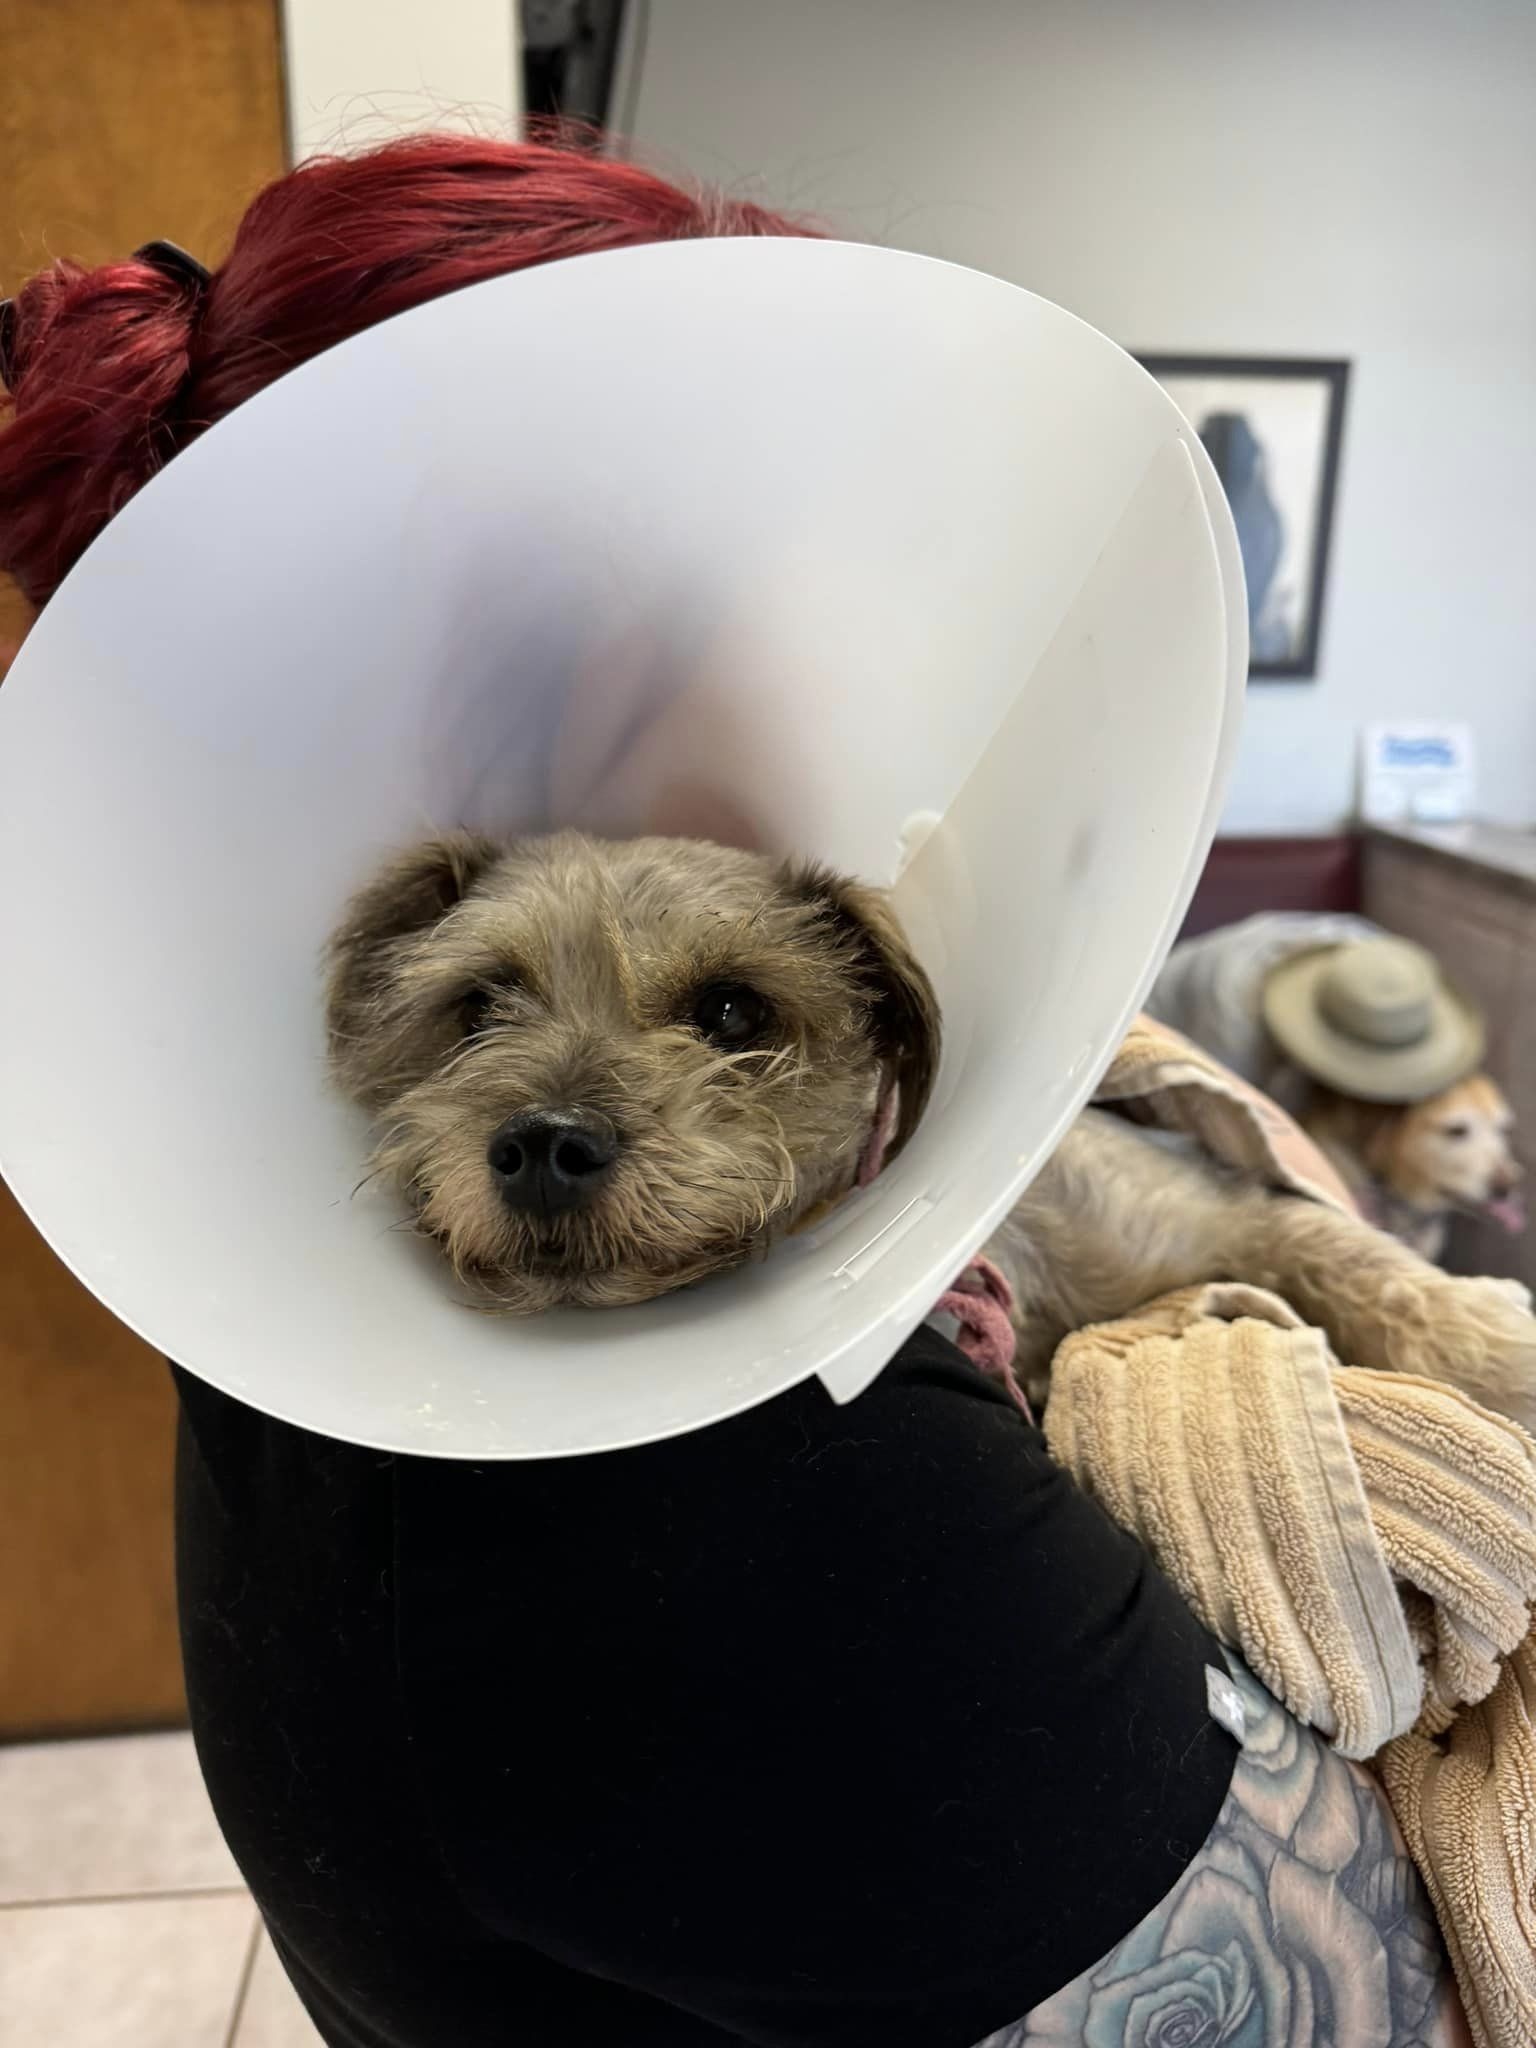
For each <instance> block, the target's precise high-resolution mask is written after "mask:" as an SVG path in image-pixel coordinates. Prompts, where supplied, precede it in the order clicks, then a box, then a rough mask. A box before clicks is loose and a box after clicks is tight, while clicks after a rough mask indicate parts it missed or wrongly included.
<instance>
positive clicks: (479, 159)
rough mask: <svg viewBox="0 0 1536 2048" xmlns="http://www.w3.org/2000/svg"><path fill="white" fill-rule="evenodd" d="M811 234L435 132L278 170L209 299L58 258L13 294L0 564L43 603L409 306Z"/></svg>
mask: <svg viewBox="0 0 1536 2048" xmlns="http://www.w3.org/2000/svg"><path fill="white" fill-rule="evenodd" d="M808 232H810V230H809V229H807V228H806V227H804V226H800V225H797V224H796V223H794V222H792V221H789V220H785V219H782V218H780V217H779V216H777V215H775V214H772V213H769V212H767V211H765V210H764V209H763V208H762V207H759V206H754V205H751V204H748V203H746V202H742V201H734V200H727V199H724V198H722V197H719V196H715V195H710V194H700V193H691V192H685V191H682V190H680V189H678V188H677V187H676V186H673V185H669V184H668V183H667V182H666V181H665V180H664V179H662V178H658V177H657V176H655V175H654V174H653V173H652V172H650V171H646V170H642V169H640V168H639V167H638V166H637V165H633V164H625V163H617V162H614V161H612V160H610V159H608V158H604V157H600V156H597V155H595V154H593V153H591V152H589V151H587V150H584V149H572V148H564V147H559V146H555V145H551V144H547V143H506V142H480V141H474V140H471V139H468V138H459V137H456V136H446V135H433V136H419V137H411V138H409V139H407V140H404V141H399V142H392V143H387V144H385V145H384V146H383V147H382V148H380V149H376V150H372V151H370V152H368V153H367V154H365V155H362V156H355V157H327V158H317V159H315V160H314V161H312V162H310V163H306V164H304V165H302V166H301V167H300V168H299V169H298V170H296V171H290V172H289V173H288V175H287V176H286V177H283V178H279V179H278V180H277V181H276V183H274V184H272V185H269V186H268V187H267V189H266V190H265V191H264V192H262V193H261V194H260V195H259V196H258V197H257V199H256V200H255V201H254V202H253V204H252V205H251V207H250V209H249V210H248V212H247V213H246V215H245V218H244V220H243V221H242V222H241V224H240V229H239V232H238V233H237V235H236V237H235V242H234V246H233V248H232V249H231V251H230V253H229V257H228V259H227V261H226V262H225V263H224V265H223V266H222V268H221V269H219V270H218V271H217V272H215V274H214V276H213V277H212V279H211V280H210V281H209V283H208V284H207V285H206V286H205V287H203V288H202V289H201V290H199V288H198V286H197V285H196V283H195V281H194V280H192V279H189V278H185V277H181V276H175V275H169V274H167V273H166V272H165V271H164V270H163V269H160V268H157V267H155V265H154V264H152V263H151V262H148V261H145V260H142V259H134V260H132V261H129V262H126V263H112V264H107V265H106V266H105V267H104V268H102V269H100V270H92V271H86V270H82V269H80V268H79V267H78V266H77V265H75V264H71V263H56V264H54V265H53V267H52V268H51V269H49V270H46V271H44V272H42V273H41V274H40V275H39V276H38V277H36V278H34V279H33V280H32V282H31V283H30V284H29V285H27V286H26V287H25V288H24V289H23V291H22V292H21V293H20V295H19V296H18V298H17V300H16V303H15V309H14V314H13V320H14V332H13V336H12V343H11V351H10V354H11V361H10V366H9V375H10V378H11V392H10V399H11V408H12V418H11V420H10V423H9V425H7V426H6V427H4V429H3V430H0V569H3V570H8V571H9V572H10V574H11V575H12V576H14V577H15V578H16V580H17V582H18V583H19V584H20V585H21V587H22V589H23V591H24V592H25V593H26V594H27V596H28V597H30V598H31V599H32V600H33V602H34V603H37V604H41V603H43V602H44V601H45V600H46V599H47V598H48V597H49V595H50V594H51V593H52V592H53V590H54V589H55V588H56V587H57V585H58V583H59V581H60V579H61V578H62V577H63V575H64V574H65V572H66V570H68V569H69V568H70V566H71V565H72V564H73V562H74V561H75V560H76V558H77V557H78V556H79V555H80V554H81V553H82V552H83V551H84V549H85V548H86V547H87V546H88V545H89V544H90V542H91V541H92V540H93V539H94V538H95V536H96V534H97V533H99V532H100V530H101V528H102V527H103V526H105V524H106V523H107V521H108V520H109V519H110V518H111V517H112V516H113V514H114V513H115V512H116V511H117V510H118V509H119V508H120V507H121V506H122V505H124V504H125V503H126V502H127V500H128V499H129V498H131V497H132V496H133V494H134V492H135V491H137V490H138V489H139V488H140V487H141V485H143V484H144V483H145V482H147V480H148V479H149V478H150V477H151V476H152V475H153V474H154V473H155V471H156V470H157V469H159V468H161V467H163V465H164V464H165V463H166V462H168V461H169V460H170V458H171V457H172V456H173V455H174V454H175V453H176V452H177V450H178V449H180V448H183V447H185V446H186V444H187V443H188V441H190V440H192V439H194V438H195V437H196V435H198V434H199V433H201V432H202V430H203V429H204V428H205V427H209V426H211V425H212V424H213V423H214V422H215V421H216V420H219V419H222V418H223V417H224V415H225V414H226V413H227V412H230V411H232V410H233V409H234V407H235V406H237V405H239V404H240V403H241V402H242V401H243V400H245V399H247V398H249V397H250V396H251V395H252V393H253V392H256V391H259V390H261V388H262V387H263V385H266V384H270V383H271V382H272V380H273V379H274V378H275V377H278V376H280V375H281V374H282V373H283V371H284V370H288V369H292V368H293V366H294V365H295V364H296V363H302V362H304V361H305V360H306V359H307V358H308V357H310V356H314V355H318V354H319V353H320V352H321V350H322V349H327V348H330V347H332V346H333V345H334V344H335V343H337V342H339V341H344V340H345V339H346V338H347V336H348V335H351V334H356V333H357V332H359V331H360V330H361V329H362V328H365V327H371V326H372V325H373V324H374V322H375V321H378V320H387V319H388V318H389V317H390V315H391V314H393V313H400V312H404V311H405V310H406V308H407V307H410V306H416V305H420V304H422V303H423V302H424V301H425V300H428V299H435V298H437V297H439V296H440V295H441V294H442V293H444V292H450V291H456V290H457V289H458V288H459V287H460V286H461V285H468V284H476V283H478V282H480V281H481V280H482V279H484V278H488V277H498V276H501V275H502V274H503V273H505V272H507V271H512V270H521V269H523V268H524V267H525V266H527V265H529V264H534V263H548V262H551V261H552V260H554V259H555V258H557V257H561V256H575V255H580V254H583V253H586V252H588V251H594V250H599V249H622V248H627V247H630V246H632V245H633V244H636V243H641V242H668V241H682V240H687V239H691V238H693V237H695V236H702V235H786V234H804V233H808Z"/></svg>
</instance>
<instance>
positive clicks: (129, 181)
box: [0, 0, 284, 1737]
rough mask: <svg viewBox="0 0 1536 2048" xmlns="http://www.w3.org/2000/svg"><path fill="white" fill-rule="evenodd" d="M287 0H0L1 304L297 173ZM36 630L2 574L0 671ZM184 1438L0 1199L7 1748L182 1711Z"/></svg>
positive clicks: (218, 212) (198, 239) (157, 1382)
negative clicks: (70, 264)
mask: <svg viewBox="0 0 1536 2048" xmlns="http://www.w3.org/2000/svg"><path fill="white" fill-rule="evenodd" d="M277 9H278V0H0V70H3V85H0V296H4V294H5V293H6V292H8V291H10V290H12V289H13V288H14V287H15V285H16V284H17V283H18V282H19V281H20V280H21V278H23V277H24V276H25V275H27V273H28V272H29V271H31V270H33V269H35V268H36V267H37V266H38V265H39V264H40V263H41V262H43V261H45V260H46V259H47V258H48V256H49V255H51V254H59V255H69V256H75V257H78V258H79V259H80V260H81V261H84V262H99V261H102V260H104V259H105V258H106V257H108V256H114V255H117V256H120V255H126V254H128V253H129V252H130V251H131V250H133V249H135V248H136V247H138V245H139V244H140V243H141V242H147V241H151V240H153V239H155V238H156V237H159V236H164V237H168V238H169V239H170V240H172V241H175V242H180V243H181V244H182V245H183V247H185V248H188V249H191V250H192V251H194V252H195V253H196V254H197V255H199V256H201V257H202V258H203V259H204V260H205V261H207V262H210V263H212V262H216V261H217V259H218V257H219V255H220V253H221V251H222V250H223V248H224V247H225V246H226V244H227V243H228V240H229V237H230V234H231V232H232V230H233V228H234V225H235V222H236V221H237V220H238V218H239V216H240V213H241V211H242V210H243V208H244V206H245V203H246V201H247V200H248V199H249V198H250V197H251V195H252V194H253V193H254V192H255V191H256V190H257V188H258V187H259V186H261V185H262V184H264V183H265V182H266V181H267V180H268V179H269V178H271V177H274V176H275V175H276V174H277V173H278V172H279V171H280V170H281V169H282V167H283V158H284V140H283V113H282V94H281V74H280V64H279V42H278V17H277ZM3 431H4V428H3V424H0V432H3ZM28 623H29V619H28V614H27V610H26V607H25V606H24V605H23V604H22V602H21V599H20V596H19V593H18V592H17V591H16V590H15V589H14V587H13V586H9V585H6V584H5V583H4V580H3V579H0V675H3V672H4V668H5V666H6V659H7V649H8V647H9V646H13V645H14V643H16V642H17V641H19V640H20V638H21V637H22V635H23V634H24V632H25V630H26V627H27V625H28ZM3 971H4V963H3V962H0V972H3ZM174 1431H175V1405H174V1402H173V1399H172V1394H171V1386H170V1380H169V1375H168V1374H167V1372H166V1369H165V1366H164V1364H163V1363H162V1361H161V1360H160V1359H159V1358H157V1357H156V1356H155V1355H154V1354H153V1353H152V1352H150V1351H149V1350H148V1349H147V1348H146V1347H145V1346H144V1345H142V1344H141V1343H139V1341H138V1339H137V1338H135V1337H133V1336H131V1335H130V1334H129V1333H128V1331H127V1330H125V1329H124V1328H123V1327H122V1325H121V1324H119V1323H118V1322H117V1321H116V1320H115V1319H114V1318H113V1317H112V1316H110V1315H109V1314H108V1313H107V1311H106V1310H105V1309H103V1308H101V1307H100V1306H99V1305H98V1304H97V1303H96V1302H95V1301H93V1300H92V1299H91V1298H90V1296H88V1295H87V1294H86V1293H85V1291H84V1290H83V1289H82V1288H81V1287H79V1286H78V1285H77V1283H76V1282H75V1281H74V1280H72V1279H71V1278H70V1276H69V1274H68V1273H67V1272H66V1271H65V1270H64V1268H63V1267H62V1266H61V1265H60V1264H59V1263H58V1261H57V1260H56V1259H54V1257H53V1256H52V1254H51V1253H50V1252H49V1251H48V1250H47V1249H46V1247H45V1246H44V1245H43V1243H42V1241H41V1240H40V1239H39V1238H38V1236H37V1234H36V1232H35V1231H33V1230H32V1228H31V1226H30V1225H29V1224H28V1223H27V1222H26V1220H25V1218H24V1217H23V1216H22V1214H21V1212H20V1210H19V1209H18V1208H17V1206H16V1204H15V1202H14V1200H13V1199H12V1198H11V1197H10V1195H9V1193H8V1192H7V1191H6V1190H5V1189H3V1188H0V1737H4V1736H14V1735H19V1734H59V1733H65V1732H78V1731H82V1730H105V1729H113V1728H128V1727H146V1726H156V1725H165V1724H168V1723H171V1722H175V1721H178V1720H180V1719H181V1718H182V1717H183V1703H182V1693H181V1669H180V1662H179V1659H178V1655H177V1648H176V1616H175V1601H174V1593H173V1587H172V1576H171V1521H170V1517H171V1456H172V1445H173V1438H174Z"/></svg>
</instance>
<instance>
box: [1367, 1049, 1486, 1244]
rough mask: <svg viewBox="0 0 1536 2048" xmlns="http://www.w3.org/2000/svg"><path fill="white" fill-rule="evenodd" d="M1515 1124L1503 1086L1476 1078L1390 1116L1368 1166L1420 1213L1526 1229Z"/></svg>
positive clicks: (1373, 1145)
mask: <svg viewBox="0 0 1536 2048" xmlns="http://www.w3.org/2000/svg"><path fill="white" fill-rule="evenodd" d="M1513 1130H1514V1116H1513V1113H1512V1112H1511V1110H1510V1107H1509V1104H1508V1103H1507V1102H1506V1101H1505V1099H1504V1096H1503V1094H1502V1093H1501V1091H1500V1090H1499V1088H1498V1086H1497V1085H1496V1084H1495V1083H1494V1082H1493V1081H1492V1080H1490V1078H1489V1077H1488V1075H1486V1074H1473V1075H1472V1076H1471V1077H1470V1078H1469V1079H1467V1080H1465V1081H1458V1082H1457V1083H1456V1085H1455V1087H1453V1088H1447V1089H1445V1090H1444V1091H1443V1092H1442V1093H1441V1094H1439V1095H1434V1096H1431V1097H1430V1099H1429V1100H1428V1101H1427V1102H1416V1103H1413V1104H1411V1105H1410V1106H1409V1107H1407V1108H1404V1109H1395V1110H1392V1111H1390V1112H1389V1113H1386V1114H1384V1116H1383V1118H1382V1121H1381V1122H1380V1124H1379V1125H1378V1127H1377V1129H1376V1132H1375V1134H1374V1136H1373V1138H1372V1140H1371V1142H1370V1145H1369V1147H1368V1150H1367V1158H1366V1164H1367V1165H1368V1166H1369V1167H1370V1169H1371V1171H1372V1172H1373V1173H1375V1174H1376V1176H1377V1177H1378V1178H1379V1179H1380V1180H1382V1181H1383V1182H1385V1184H1386V1185H1387V1186H1388V1187H1389V1188H1391V1189H1392V1190H1393V1192H1394V1193H1395V1194H1398V1195H1400V1196H1401V1197H1402V1199H1403V1200H1404V1201H1406V1202H1410V1203H1412V1204H1413V1206H1414V1207H1416V1208H1420V1209H1459V1210H1463V1211H1465V1212H1468V1213H1472V1214H1486V1215H1489V1216H1491V1217H1492V1218H1493V1219H1494V1220H1495V1221H1496V1222H1499V1223H1502V1224H1503V1225H1504V1227H1505V1228H1506V1229H1507V1230H1521V1229H1523V1228H1524V1227H1525V1212H1524V1207H1523V1205H1522V1202H1521V1198H1520V1194H1519V1184H1520V1181H1521V1178H1522V1169H1521V1167H1520V1166H1519V1164H1518V1162H1517V1161H1516V1159H1515V1156H1514V1153H1513V1151H1512V1150H1511V1143H1510V1141H1511V1137H1512V1135H1513Z"/></svg>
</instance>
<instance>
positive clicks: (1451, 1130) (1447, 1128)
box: [1440, 1124, 1472, 1141]
mask: <svg viewBox="0 0 1536 2048" xmlns="http://www.w3.org/2000/svg"><path fill="white" fill-rule="evenodd" d="M1440 1135H1441V1137H1442V1138H1455V1139H1457V1140H1458V1141H1459V1140H1460V1139H1462V1138H1470V1137H1471V1135H1472V1126H1471V1125H1470V1124H1442V1125H1441V1126H1440Z"/></svg>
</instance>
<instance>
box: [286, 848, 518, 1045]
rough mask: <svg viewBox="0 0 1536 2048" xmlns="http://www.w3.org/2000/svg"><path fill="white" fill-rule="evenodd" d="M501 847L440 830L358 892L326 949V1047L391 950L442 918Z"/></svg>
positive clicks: (346, 1028) (359, 1008) (346, 1031)
mask: <svg viewBox="0 0 1536 2048" xmlns="http://www.w3.org/2000/svg"><path fill="white" fill-rule="evenodd" d="M504 851H505V848H504V847H500V846H498V845H497V844H496V842H495V841H494V840H492V839H485V838H482V837H481V836H480V835H479V834H478V833H474V832H448V833H444V834H443V835H442V836H441V837H440V838H436V839H427V840H423V841H422V842H421V843H420V844H419V845H417V846H413V847H411V848H409V850H408V851H406V852H405V853H402V854H399V855H397V856H396V858H395V859H394V860H392V861H391V862H390V863H389V864H388V866H387V867H384V868H382V869H380V871H379V872H378V873H377V874H376V875H375V876H374V877H373V879H372V880H371V881H370V882H368V883H367V884H365V886H364V887H363V888H361V889H359V891H358V892H357V894H356V895H355V896H354V897H353V898H352V901H351V902H350V903H349V904H348V905H347V908H346V912H345V914H344V916H343V918H342V921H341V923H340V925H339V926H338V927H337V929H336V931H335V932H334V933H333V934H332V937H331V941H330V945H329V948H328V958H329V966H330V977H329V983H328V993H327V1005H326V1010H327V1021H328V1023H329V1026H330V1032H331V1040H332V1043H333V1045H334V1044H338V1043H340V1042H343V1041H345V1040H346V1039H348V1038H350V1037H351V1036H353V1035H354V1033H355V1031H356V1028H357V1025H358V1023H359V1022H360V1021H361V1018H362V1015H363V1012H364V1011H365V1010H366V1009H367V1007H368V1005H369V1003H370V1002H371V1001H372V1000H373V998H374V997H375V996H376V995H377V994H378V993H379V990H380V988H381V987H382V985H383V982H384V979H385V969H386V967H387V965H388V961H389V955H390V950H391V948H392V947H394V946H396V945H398V943H399V942H400V940H402V939H407V938H410V937H412V936H413V935H414V934H415V933H417V932H422V931H426V930H428V929H429V928H430V927H431V926H432V925H434V924H436V923H437V922H438V920H439V919H440V918H443V917H446V916H447V914H448V912H449V911H450V910H452V909H453V907H454V905H455V904H456V903H460V902H462V901H463V899H464V897H465V896H466V895H467V894H468V893H469V891H470V889H471V888H472V887H473V886H474V884H475V882H476V881H477V880H478V878H479V877H480V876H481V875H483V874H484V873H485V871H486V869H487V868H489V867H491V866H492V865H493V864H494V863H495V862H496V861H497V860H499V859H500V858H501V855H502V854H503V852H504Z"/></svg>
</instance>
